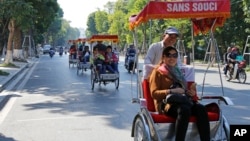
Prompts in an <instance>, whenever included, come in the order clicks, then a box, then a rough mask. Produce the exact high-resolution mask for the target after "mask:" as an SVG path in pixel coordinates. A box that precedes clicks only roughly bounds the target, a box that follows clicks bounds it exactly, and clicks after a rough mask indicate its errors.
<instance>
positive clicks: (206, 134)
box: [149, 46, 210, 141]
mask: <svg viewBox="0 0 250 141" xmlns="http://www.w3.org/2000/svg"><path fill="white" fill-rule="evenodd" d="M177 58H178V52H177V50H176V48H174V47H171V46H169V47H166V48H164V49H163V53H162V55H161V62H160V64H159V65H158V66H157V67H156V68H154V69H153V71H152V73H151V75H150V77H149V86H150V92H151V96H152V98H153V99H154V105H155V110H156V111H157V112H159V113H160V114H166V115H168V116H171V117H174V118H176V123H175V137H176V138H175V140H176V141H184V140H185V136H186V131H187V128H188V123H189V118H190V116H191V115H194V116H196V118H197V128H198V131H199V134H200V140H201V141H210V127H209V120H208V115H207V112H206V109H205V106H203V105H201V104H199V103H198V102H197V101H193V100H190V101H193V102H192V104H182V103H168V102H167V103H166V104H164V103H163V101H164V99H166V98H167V97H168V96H169V94H180V95H183V96H184V95H185V94H186V95H187V97H190V98H193V97H194V96H195V92H193V91H190V90H187V89H186V85H187V84H186V81H185V78H184V76H183V74H182V73H181V71H180V69H179V67H178V66H177ZM177 80H178V82H179V83H180V84H181V86H182V87H176V88H175V87H173V88H171V87H172V86H171V85H173V84H174V81H177Z"/></svg>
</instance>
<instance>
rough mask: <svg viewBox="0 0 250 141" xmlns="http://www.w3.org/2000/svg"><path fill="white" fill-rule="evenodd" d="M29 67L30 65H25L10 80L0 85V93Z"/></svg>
mask: <svg viewBox="0 0 250 141" xmlns="http://www.w3.org/2000/svg"><path fill="white" fill-rule="evenodd" d="M28 67H29V63H27V64H25V65H24V66H22V67H21V68H20V69H19V70H18V71H16V72H15V73H14V74H13V75H12V76H11V77H10V78H8V79H6V80H4V81H3V84H2V85H0V92H2V91H3V90H4V89H5V88H6V87H7V86H8V85H9V83H10V82H11V81H13V80H14V79H16V78H17V76H18V75H19V74H20V73H22V72H23V71H24V70H25V69H26V68H28Z"/></svg>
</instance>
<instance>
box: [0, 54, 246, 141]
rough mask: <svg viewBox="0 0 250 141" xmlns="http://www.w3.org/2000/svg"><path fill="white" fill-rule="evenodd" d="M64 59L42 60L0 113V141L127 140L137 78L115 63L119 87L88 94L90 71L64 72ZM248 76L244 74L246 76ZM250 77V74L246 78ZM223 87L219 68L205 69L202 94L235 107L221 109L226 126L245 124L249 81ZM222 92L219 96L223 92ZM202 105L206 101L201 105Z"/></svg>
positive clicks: (199, 76)
mask: <svg viewBox="0 0 250 141" xmlns="http://www.w3.org/2000/svg"><path fill="white" fill-rule="evenodd" d="M67 59H68V58H67V56H65V55H64V56H62V57H59V55H58V54H56V55H55V56H54V57H53V58H50V57H49V56H48V55H44V56H42V57H41V58H40V60H39V61H38V62H37V63H36V64H35V65H34V67H33V69H32V70H30V72H29V74H28V75H27V76H26V78H24V79H23V81H22V83H21V84H20V86H19V87H18V89H17V90H16V91H15V92H13V93H15V95H16V96H15V97H12V98H11V99H10V101H9V102H8V104H7V105H6V106H5V110H4V111H5V112H3V113H1V120H0V133H1V134H2V136H0V140H1V141H69V140H70V141H82V140H86V141H99V140H102V141H110V140H119V141H129V140H133V139H132V138H131V137H130V134H131V133H130V132H131V126H132V120H133V118H134V115H135V114H136V113H137V112H138V110H139V106H138V105H137V104H133V103H131V99H132V98H133V97H136V89H137V88H136V75H135V74H128V73H127V71H126V70H125V69H124V66H123V64H124V62H122V61H123V60H124V58H122V57H121V58H120V60H121V62H120V65H119V69H120V86H119V89H118V90H116V89H115V84H114V83H110V84H107V85H106V86H104V85H101V86H99V85H98V84H96V86H95V89H94V91H92V90H91V84H90V71H89V70H87V71H86V72H83V73H82V74H80V75H77V74H76V68H75V67H73V68H72V67H71V68H69V65H68V60H67ZM195 68H196V69H195V73H196V82H197V84H198V87H197V88H198V91H199V95H202V85H203V80H204V79H203V78H204V72H205V70H206V68H205V67H204V66H195ZM248 75H249V74H248ZM249 76H250V75H249ZM222 81H223V88H224V89H222V85H221V83H220V76H219V74H218V69H216V68H209V70H208V73H207V74H206V79H205V83H204V93H203V94H204V95H224V96H227V97H229V98H230V99H231V100H232V101H233V102H234V104H235V105H232V106H227V105H225V104H222V105H221V108H222V111H223V114H224V115H225V116H226V117H227V119H228V121H229V122H230V124H249V123H250V110H249V108H248V107H249V106H250V103H249V99H250V97H249V95H250V93H249V92H250V85H249V84H250V81H249V79H248V80H247V82H246V84H239V83H237V82H236V81H235V82H227V81H225V79H224V78H222ZM222 90H223V91H224V92H223V91H222ZM202 102H204V103H207V102H210V101H205V100H204V101H202Z"/></svg>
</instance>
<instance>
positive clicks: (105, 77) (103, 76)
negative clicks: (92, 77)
mask: <svg viewBox="0 0 250 141" xmlns="http://www.w3.org/2000/svg"><path fill="white" fill-rule="evenodd" d="M118 77H119V74H101V75H100V78H101V79H102V80H115V79H117V78H118Z"/></svg>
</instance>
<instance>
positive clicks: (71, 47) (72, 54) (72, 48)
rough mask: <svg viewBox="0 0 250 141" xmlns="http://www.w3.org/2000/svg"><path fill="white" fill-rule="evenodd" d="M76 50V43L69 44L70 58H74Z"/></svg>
mask: <svg viewBox="0 0 250 141" xmlns="http://www.w3.org/2000/svg"><path fill="white" fill-rule="evenodd" d="M76 52H77V49H76V44H75V43H74V44H73V45H71V46H70V49H69V55H70V59H76Z"/></svg>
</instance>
